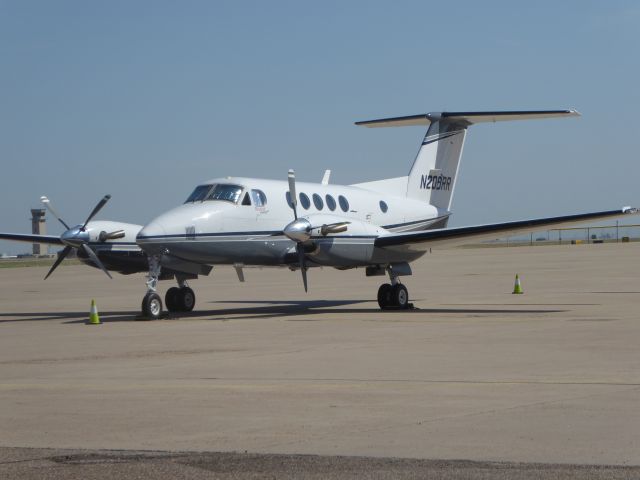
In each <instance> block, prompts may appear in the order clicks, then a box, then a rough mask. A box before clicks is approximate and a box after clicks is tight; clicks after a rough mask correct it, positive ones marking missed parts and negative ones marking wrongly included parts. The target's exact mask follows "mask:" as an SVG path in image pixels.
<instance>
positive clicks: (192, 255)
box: [0, 110, 636, 318]
mask: <svg viewBox="0 0 640 480" xmlns="http://www.w3.org/2000/svg"><path fill="white" fill-rule="evenodd" d="M578 115H579V114H578V113H577V112H576V111H574V110H547V111H511V112H440V113H427V114H423V115H413V116H409V117H396V118H385V119H380V120H370V121H365V122H357V123H356V125H362V126H365V127H398V126H413V125H425V126H428V130H427V133H426V135H425V137H424V140H423V142H422V145H421V147H420V150H419V151H418V155H417V157H416V159H415V160H414V162H413V165H412V167H411V170H410V171H409V174H408V175H407V176H404V177H397V178H390V179H384V180H378V181H374V182H366V183H359V184H355V185H334V184H330V183H329V176H330V172H329V171H327V172H326V173H325V176H324V178H323V180H322V182H321V183H302V182H296V180H295V175H294V172H293V171H292V170H290V171H289V176H288V181H277V180H263V179H256V178H243V177H225V178H215V179H212V180H209V181H207V182H204V183H202V184H200V185H198V186H197V187H196V188H195V190H194V191H193V193H192V194H191V195H190V196H189V197H188V198H187V200H186V202H185V203H184V204H183V205H180V206H179V207H176V208H174V209H172V210H170V211H168V212H166V213H163V214H162V215H160V216H159V217H157V218H155V219H154V220H152V221H151V222H150V223H148V224H147V225H145V226H144V227H140V226H138V225H131V224H122V223H117V222H90V220H91V219H92V218H93V216H94V215H95V214H96V213H97V211H98V210H100V208H102V206H103V205H104V203H106V201H107V200H108V196H107V197H105V198H104V199H103V200H102V201H101V202H100V203H99V204H98V205H97V206H96V208H95V209H94V211H93V212H92V213H91V215H90V216H89V218H88V220H87V221H86V222H85V223H84V224H82V225H78V226H76V227H73V228H69V227H68V225H67V224H66V223H64V222H63V221H62V220H60V217H59V216H58V215H57V213H55V211H54V210H53V209H52V208H51V206H50V203H49V202H48V201H45V204H47V206H48V207H49V209H50V211H51V212H52V214H53V215H54V216H56V218H58V219H59V220H60V221H61V222H62V223H63V225H65V227H66V228H67V231H66V232H65V233H64V234H63V235H62V237H59V238H58V237H52V238H53V239H54V240H55V241H52V243H59V244H63V245H65V249H64V250H63V252H62V255H61V256H60V257H59V258H58V260H57V261H56V263H55V264H54V265H53V267H52V268H51V270H50V272H49V273H48V274H47V276H48V275H50V274H51V272H52V271H53V270H54V269H55V268H56V267H57V266H58V264H59V263H60V262H61V261H62V259H63V258H64V257H65V256H66V255H67V254H68V253H69V251H70V250H71V249H73V248H75V249H77V250H78V255H79V256H80V258H83V259H85V261H86V262H87V263H88V264H92V265H94V266H97V267H99V268H102V270H104V271H105V272H106V273H107V274H108V272H107V270H108V269H109V270H116V271H120V272H121V273H133V272H138V271H143V270H147V269H148V275H147V282H146V283H147V294H146V295H145V296H144V298H143V301H142V312H143V315H144V316H145V317H147V318H158V317H159V316H160V315H161V314H162V309H163V305H162V300H161V298H160V296H159V295H158V293H157V283H158V280H162V279H168V278H175V279H176V280H177V282H178V287H172V288H170V289H169V290H168V291H167V292H166V295H165V304H166V307H167V308H168V310H169V311H190V310H192V309H193V307H194V305H195V294H194V292H193V290H192V289H191V288H189V286H188V285H187V280H190V279H193V278H197V276H198V275H208V274H209V272H210V271H211V269H212V266H214V265H221V264H230V265H234V266H235V268H236V272H237V274H238V277H239V279H240V281H244V274H243V267H245V266H274V267H275V266H286V267H289V268H290V269H292V270H297V269H299V270H300V271H301V272H302V282H303V285H304V289H305V291H306V290H307V270H308V269H309V268H310V267H316V266H330V267H334V268H337V269H349V268H357V267H364V268H365V272H366V275H367V276H376V275H380V276H384V275H388V276H389V279H390V283H384V284H383V285H381V286H380V288H379V289H378V295H377V299H378V304H379V305H380V308H382V309H386V308H400V309H403V308H407V307H408V306H409V293H408V290H407V288H406V287H405V286H404V285H403V284H402V283H401V282H400V277H401V276H408V275H411V267H410V265H409V264H410V262H412V261H414V260H416V259H418V258H420V257H421V256H422V255H424V254H425V253H426V252H427V251H428V250H429V249H431V248H433V247H439V246H443V245H444V246H454V245H458V244H462V243H468V242H470V241H477V240H482V239H493V238H498V237H500V236H505V235H513V234H517V233H524V232H529V231H533V230H536V229H543V228H547V227H549V226H555V227H564V226H570V225H575V224H577V223H581V222H588V221H596V220H602V219H606V218H612V217H617V216H620V215H622V214H628V213H636V209H635V208H631V207H625V208H623V209H621V210H611V211H604V212H595V213H585V214H579V215H570V216H563V217H553V218H539V219H533V220H521V221H514V222H507V223H497V224H490V225H478V226H471V227H457V228H446V226H447V222H448V220H449V216H450V215H451V211H450V208H451V201H452V198H453V192H454V189H455V184H456V179H457V173H458V170H459V166H460V157H461V155H462V147H463V144H464V140H465V136H466V132H467V128H468V127H469V126H471V125H474V124H476V123H482V122H497V121H505V120H526V119H538V118H555V117H571V116H578ZM0 238H5V239H13V240H22V241H30V242H34V241H37V242H46V241H47V239H46V238H45V237H42V236H39V237H37V238H36V237H35V236H33V235H18V234H0ZM134 238H135V240H134ZM92 249H95V254H94V252H93V251H92Z"/></svg>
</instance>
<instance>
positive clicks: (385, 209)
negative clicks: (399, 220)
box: [380, 200, 389, 213]
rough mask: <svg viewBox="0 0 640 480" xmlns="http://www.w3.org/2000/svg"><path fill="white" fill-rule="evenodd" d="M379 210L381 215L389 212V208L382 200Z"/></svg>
mask: <svg viewBox="0 0 640 480" xmlns="http://www.w3.org/2000/svg"><path fill="white" fill-rule="evenodd" d="M380 210H382V213H387V210H389V206H388V205H387V202H385V201H384V200H380Z"/></svg>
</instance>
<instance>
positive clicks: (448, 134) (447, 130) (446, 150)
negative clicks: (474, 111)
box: [407, 119, 467, 211]
mask: <svg viewBox="0 0 640 480" xmlns="http://www.w3.org/2000/svg"><path fill="white" fill-rule="evenodd" d="M466 134H467V129H466V126H465V125H463V124H459V123H455V122H453V123H452V122H447V121H443V120H441V119H433V121H432V123H431V125H429V130H427V134H426V135H425V137H424V140H423V141H422V145H421V147H420V150H419V151H418V155H417V156H416V159H415V161H414V162H413V165H412V167H411V171H410V172H409V178H408V181H407V197H409V198H415V199H416V200H422V201H424V202H427V203H430V204H431V205H433V206H434V207H437V208H438V209H442V210H447V211H448V210H449V209H450V207H451V200H452V198H453V190H454V188H455V185H456V178H457V174H458V169H459V167H460V157H461V156H462V147H463V146H464V139H465V136H466Z"/></svg>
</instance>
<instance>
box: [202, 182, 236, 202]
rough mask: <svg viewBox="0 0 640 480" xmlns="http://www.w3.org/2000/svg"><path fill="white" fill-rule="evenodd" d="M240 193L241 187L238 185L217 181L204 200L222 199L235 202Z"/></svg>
mask: <svg viewBox="0 0 640 480" xmlns="http://www.w3.org/2000/svg"><path fill="white" fill-rule="evenodd" d="M241 193H242V187H241V186H240V185H229V184H223V183H219V184H217V185H216V186H215V187H213V190H211V192H209V195H207V198H206V199H205V200H224V201H226V202H232V203H237V201H238V199H239V198H240V194H241Z"/></svg>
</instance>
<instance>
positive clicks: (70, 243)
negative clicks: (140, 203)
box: [40, 195, 125, 280]
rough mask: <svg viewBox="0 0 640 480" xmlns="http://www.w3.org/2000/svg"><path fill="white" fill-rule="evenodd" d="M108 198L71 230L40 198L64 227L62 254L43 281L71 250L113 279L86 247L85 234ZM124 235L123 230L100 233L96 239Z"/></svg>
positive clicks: (102, 200) (43, 201)
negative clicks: (81, 254)
mask: <svg viewBox="0 0 640 480" xmlns="http://www.w3.org/2000/svg"><path fill="white" fill-rule="evenodd" d="M110 198H111V195H105V196H104V197H103V198H102V199H101V200H100V201H99V202H98V204H97V205H96V206H95V207H94V208H93V210H92V211H91V213H90V214H89V216H88V217H87V219H86V220H85V222H84V223H83V224H82V225H76V226H75V227H73V228H71V227H69V225H67V223H66V222H65V221H64V220H63V219H62V218H61V217H60V215H58V212H56V210H55V209H54V208H53V205H51V201H50V200H49V199H48V198H47V197H44V196H43V197H40V201H41V202H42V203H43V204H44V206H45V207H46V209H47V210H49V212H51V215H53V216H54V217H55V218H57V219H58V221H59V222H60V223H61V224H62V225H64V226H65V228H66V231H65V232H64V233H63V234H62V235H61V236H60V240H61V241H62V243H63V244H64V245H65V247H64V249H63V250H62V252H60V255H59V256H58V258H57V259H56V261H55V262H54V264H53V265H52V266H51V269H49V272H48V273H47V275H46V277H44V279H45V280H46V279H47V278H49V276H50V275H51V274H52V273H53V271H54V270H55V269H56V268H58V265H60V264H61V263H62V261H63V260H64V259H65V258H66V257H67V255H69V253H71V250H73V249H74V248H75V249H77V250H82V251H83V252H84V253H85V254H86V255H87V256H88V257H89V258H90V259H91V261H92V262H93V263H94V264H95V265H96V266H97V267H99V268H100V269H101V270H102V271H103V272H104V273H106V274H107V276H108V277H109V278H113V277H112V276H111V274H110V273H109V271H108V270H107V269H106V268H105V266H104V265H103V264H102V262H101V261H100V259H99V258H98V256H97V255H96V254H95V252H94V251H93V250H91V248H90V247H89V245H88V244H89V233H87V224H88V223H89V222H90V221H91V219H92V218H93V217H95V216H96V215H97V213H98V212H99V211H100V210H101V209H102V207H104V206H105V204H106V203H107V202H108V201H109V199H110ZM124 235H125V232H124V231H123V230H117V231H115V232H111V233H107V232H100V235H99V237H98V238H99V240H100V241H101V242H104V241H105V240H110V239H114V238H122V237H124Z"/></svg>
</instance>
